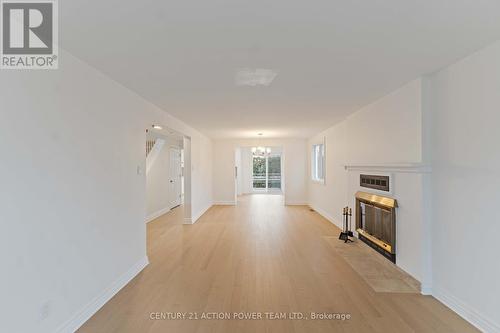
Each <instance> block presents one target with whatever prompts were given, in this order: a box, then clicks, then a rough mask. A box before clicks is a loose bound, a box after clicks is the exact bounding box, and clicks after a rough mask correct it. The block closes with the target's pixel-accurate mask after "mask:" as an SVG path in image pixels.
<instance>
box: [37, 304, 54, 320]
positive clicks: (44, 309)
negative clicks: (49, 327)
mask: <svg viewBox="0 0 500 333" xmlns="http://www.w3.org/2000/svg"><path fill="white" fill-rule="evenodd" d="M51 308H52V306H51V304H50V301H46V302H43V303H42V305H40V309H39V317H40V320H45V319H47V318H48V317H49V316H50V312H51Z"/></svg>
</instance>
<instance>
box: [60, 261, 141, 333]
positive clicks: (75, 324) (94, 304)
mask: <svg viewBox="0 0 500 333" xmlns="http://www.w3.org/2000/svg"><path fill="white" fill-rule="evenodd" d="M148 264H149V260H148V257H147V256H144V257H143V258H142V259H141V260H139V261H138V262H137V263H136V264H135V265H134V266H132V267H131V268H130V269H129V270H128V271H127V272H125V273H124V274H123V275H122V276H120V277H119V278H118V280H115V281H114V282H113V283H112V284H111V285H110V286H109V287H108V288H107V289H106V290H104V291H103V292H102V293H101V294H100V295H98V296H97V297H96V298H94V299H93V300H92V301H91V302H90V303H88V304H87V305H86V306H85V307H83V308H82V309H81V310H80V311H79V312H77V313H76V314H74V315H73V316H72V317H71V318H70V319H69V320H68V321H66V322H65V323H64V324H62V325H61V326H60V327H59V329H57V330H56V332H57V333H73V332H75V331H76V330H77V329H79V328H80V327H81V326H82V325H83V324H84V323H85V322H86V321H87V320H89V319H90V317H92V316H93V315H94V314H95V313H96V312H97V311H98V310H99V309H100V308H101V307H102V306H103V305H104V304H106V303H107V302H108V301H109V300H110V299H111V298H112V297H113V296H114V295H116V294H117V293H118V292H119V291H120V290H121V289H122V288H123V287H125V286H126V285H127V284H128V283H129V282H130V281H131V280H132V279H133V278H134V277H136V276H137V274H139V273H140V272H141V271H142V270H143V269H144V267H146V266H147V265H148Z"/></svg>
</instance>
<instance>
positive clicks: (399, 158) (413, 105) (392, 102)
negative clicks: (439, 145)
mask: <svg viewBox="0 0 500 333" xmlns="http://www.w3.org/2000/svg"><path fill="white" fill-rule="evenodd" d="M422 85H423V82H422V80H420V79H418V80H415V81H412V82H410V83H408V84H406V85H405V86H403V87H401V88H399V89H398V90H396V91H394V92H393V93H391V94H389V95H387V96H385V97H383V98H382V99H380V100H378V101H376V102H375V103H373V104H370V105H368V106H366V107H364V108H362V109H360V110H359V111H358V112H356V113H354V114H352V115H350V116H349V117H348V118H346V119H345V120H344V121H343V122H341V123H339V124H337V125H336V126H333V127H331V128H330V129H328V130H326V131H324V132H322V133H320V134H318V135H317V136H315V137H313V138H311V139H310V140H309V146H308V150H309V153H308V161H310V158H309V156H310V151H311V146H312V145H313V144H315V143H319V142H323V141H325V143H326V180H325V184H321V183H317V182H313V181H312V180H311V177H310V172H308V175H307V179H308V184H309V203H310V205H311V207H313V208H314V209H315V210H316V211H318V212H319V213H320V214H322V215H324V216H325V217H327V218H328V219H330V220H331V221H332V222H334V223H335V224H336V225H337V226H339V227H341V221H342V208H343V207H345V206H347V205H348V206H350V207H354V206H355V199H354V195H355V193H356V192H357V191H360V190H362V191H365V192H372V191H371V190H370V189H366V188H361V187H360V186H359V175H360V173H371V174H387V175H390V176H392V180H393V190H392V193H390V194H389V196H393V197H394V198H396V199H397V200H398V204H399V208H398V215H397V222H396V224H397V226H396V231H397V235H396V237H397V243H396V252H397V265H398V266H400V267H401V268H403V269H404V270H406V271H407V272H408V273H410V274H411V275H413V276H414V277H415V278H416V279H418V280H420V281H421V282H423V283H427V280H426V279H427V277H424V276H423V272H424V267H423V265H424V263H423V260H424V258H423V256H424V248H423V247H422V234H423V232H424V230H423V228H424V221H423V215H422V214H423V211H424V207H423V205H424V203H423V191H424V189H423V175H422V172H421V170H420V163H421V162H422V155H423V153H422ZM308 166H310V163H309V162H308ZM346 166H349V167H348V169H347V170H346ZM423 280H424V281H423Z"/></svg>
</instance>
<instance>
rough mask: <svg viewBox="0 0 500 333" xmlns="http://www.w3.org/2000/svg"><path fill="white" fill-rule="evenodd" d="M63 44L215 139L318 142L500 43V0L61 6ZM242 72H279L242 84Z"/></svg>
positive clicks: (141, 1) (137, 0)
mask: <svg viewBox="0 0 500 333" xmlns="http://www.w3.org/2000/svg"><path fill="white" fill-rule="evenodd" d="M59 11H60V16H61V21H60V38H61V46H62V47H63V48H64V49H66V50H67V51H69V52H71V53H73V54H74V55H76V56H78V57H80V58H81V59H83V60H84V61H86V62H88V63H89V64H91V65H92V66H94V67H96V68H98V69H99V70H101V71H102V72H104V73H106V74H108V75H109V76H110V77H112V78H113V79H115V80H116V81H118V82H120V83H122V84H123V85H125V86H127V87H129V88H130V89H132V90H134V91H136V92H137V93H138V94H140V95H142V96H143V97H144V98H146V99H148V100H149V101H151V102H153V103H154V104H156V105H158V106H159V107H161V108H163V109H164V110H165V111H167V112H169V113H171V114H172V115H174V116H176V117H178V118H180V119H182V120H184V121H185V122H187V123H188V124H190V125H192V126H193V127H195V128H197V129H199V130H201V131H202V132H204V133H206V134H207V135H209V136H211V137H217V138H221V137H254V136H256V134H257V132H263V133H264V134H265V136H266V137H309V136H311V135H313V134H315V133H317V132H318V131H320V130H322V129H325V128H327V127H329V126H331V125H333V124H335V123H336V122H338V121H340V120H341V119H343V118H344V117H345V116H346V115H348V114H349V113H352V112H354V111H355V110H357V109H358V108H360V107H361V106H364V105H366V104H367V103H370V102H372V101H374V100H375V99H377V98H379V97H381V96H383V95H385V94H386V93H388V92H390V91H392V90H394V89H396V88H397V87H399V86H401V85H403V84H404V83H406V82H408V81H410V80H412V79H414V78H416V77H418V76H420V75H422V74H426V73H430V72H433V71H435V70H437V69H439V68H441V67H443V66H445V65H447V64H450V63H452V62H454V61H456V60H458V59H460V58H462V57H464V56H466V55H468V54H470V53H472V52H473V51H475V50H477V49H479V48H481V47H483V46H485V45H487V44H489V43H491V42H493V41H495V40H497V39H499V38H500V1H498V0H491V1H487V0H343V1H341V0H307V1H306V0H301V1H295V0H272V1H271V0H266V1H264V0H251V1H249V0H245V1H242V0H211V1H208V0H196V1H194V0H133V1H132V0H101V1H98V2H94V1H92V2H89V1H81V0H80V1H64V2H60V8H59ZM241 68H265V69H271V70H274V71H276V72H278V75H277V77H276V78H275V79H274V81H273V82H272V84H271V85H270V86H269V87H265V86H254V87H250V86H236V85H235V82H234V78H235V74H236V72H237V71H238V70H239V69H241Z"/></svg>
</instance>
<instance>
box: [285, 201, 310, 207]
mask: <svg viewBox="0 0 500 333" xmlns="http://www.w3.org/2000/svg"><path fill="white" fill-rule="evenodd" d="M285 206H309V204H308V203H307V202H293V201H292V202H286V201H285Z"/></svg>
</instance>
